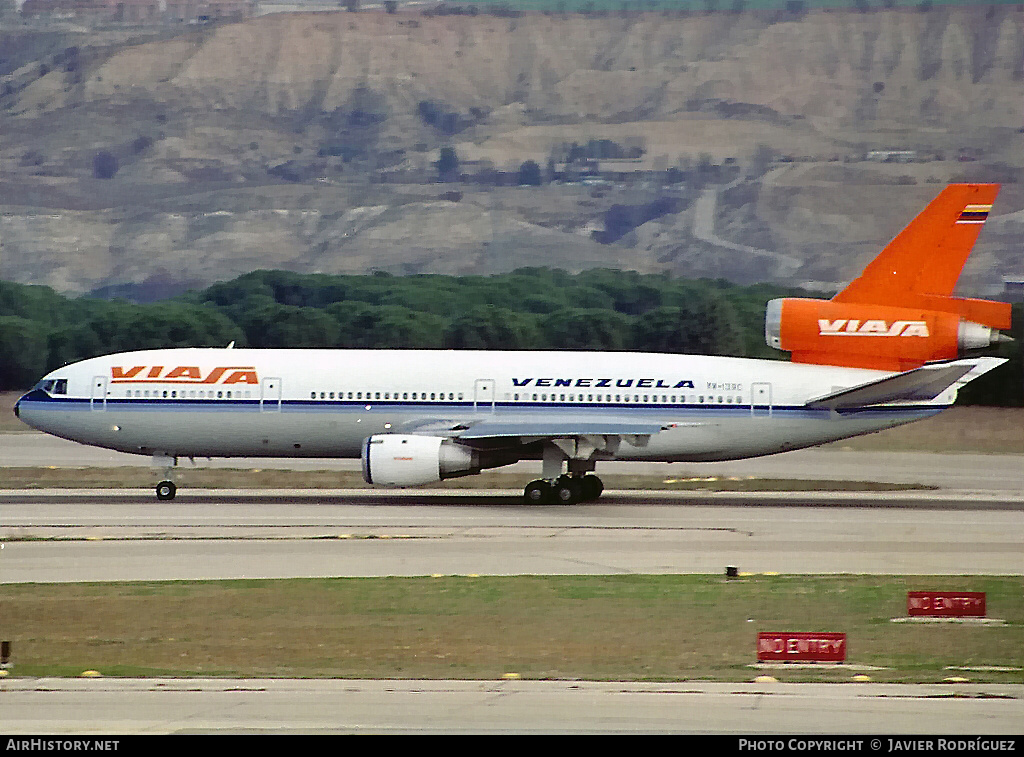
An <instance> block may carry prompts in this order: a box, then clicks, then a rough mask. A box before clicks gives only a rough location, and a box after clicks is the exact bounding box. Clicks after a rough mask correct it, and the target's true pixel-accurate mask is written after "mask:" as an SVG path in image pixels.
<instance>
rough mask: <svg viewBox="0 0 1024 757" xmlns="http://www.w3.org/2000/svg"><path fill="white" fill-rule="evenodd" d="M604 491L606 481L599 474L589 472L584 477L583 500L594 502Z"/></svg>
mask: <svg viewBox="0 0 1024 757" xmlns="http://www.w3.org/2000/svg"><path fill="white" fill-rule="evenodd" d="M603 491H604V483H603V482H602V481H601V479H599V478H598V477H597V476H594V475H592V474H587V475H586V476H584V477H583V501H584V502H593V501H594V500H595V499H597V498H598V497H600V496H601V492H603Z"/></svg>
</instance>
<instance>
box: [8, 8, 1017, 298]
mask: <svg viewBox="0 0 1024 757" xmlns="http://www.w3.org/2000/svg"><path fill="white" fill-rule="evenodd" d="M62 39H63V40H64V45H65V46H64V47H60V46H59V45H57V43H55V42H54V39H53V36H52V34H51V35H50V36H49V37H47V39H46V45H45V46H44V47H40V48H39V49H41V50H45V51H46V52H45V55H44V56H43V57H41V58H39V59H36V60H29V61H28V62H22V64H21V65H20V66H19V67H18V68H16V69H15V70H13V71H11V72H10V73H9V74H7V75H6V76H3V77H2V78H0V134H2V135H3V138H2V140H0V276H2V277H3V278H5V279H9V280H14V281H20V282H26V283H28V282H31V283H46V284H50V285H52V286H54V287H56V288H58V289H60V290H62V291H67V292H85V291H93V290H97V289H103V288H107V289H108V290H110V289H111V288H114V289H117V288H120V291H131V290H132V288H133V287H135V288H136V293H139V292H142V293H143V294H145V293H148V296H159V295H160V294H164V293H170V292H172V291H175V290H180V289H181V288H183V287H185V286H196V285H202V284H206V283H210V282H212V281H216V280H221V279H225V278H230V277H232V276H235V275H237V274H239V273H243V272H245V271H248V270H252V269H253V268H266V267H281V268H289V269H293V270H299V271H323V272H349V273H352V272H364V271H368V270H373V269H382V270H388V271H392V272H396V273H415V272H444V273H490V272H495V271H502V270H509V269H511V268H514V267H517V266H521V265H539V264H544V265H552V266H558V267H563V268H566V269H568V270H581V269H584V268H589V267H595V266H615V267H624V268H633V269H636V270H641V271H645V272H652V271H669V272H672V273H676V274H681V275H691V274H699V275H707V276H724V277H727V278H730V279H732V280H735V281H739V282H747V281H753V280H759V279H776V280H787V281H789V280H792V281H793V282H794V283H807V284H809V285H811V286H820V287H826V288H827V287H828V286H831V285H834V284H835V282H839V281H843V280H845V279H848V278H849V277H850V276H852V275H853V274H854V273H855V272H856V270H857V269H859V267H860V266H861V265H862V263H863V262H864V260H865V258H866V257H867V256H870V253H871V252H872V251H874V250H875V249H877V247H878V246H879V245H880V244H883V243H884V242H885V241H886V240H887V239H888V238H889V237H891V236H892V234H894V233H895V232H896V231H897V230H898V229H899V228H900V227H901V226H902V225H903V224H904V223H906V221H908V220H909V218H910V217H912V216H913V214H914V213H915V212H916V210H917V209H919V208H920V207H921V206H922V205H923V204H924V203H925V202H927V201H928V199H930V198H931V196H933V195H934V194H935V193H937V191H938V189H939V187H940V186H941V184H943V183H946V182H948V181H951V180H963V179H972V180H973V179H980V180H1000V181H1003V182H1004V183H1006V186H1005V188H1004V191H1003V194H1002V195H1001V197H1000V200H999V202H998V204H997V207H996V213H997V216H996V217H994V218H993V221H994V222H993V223H990V228H988V229H986V232H985V235H984V236H983V242H982V244H981V245H979V250H978V255H976V257H975V259H973V260H972V264H971V265H972V267H971V268H970V269H969V270H968V271H967V274H966V275H965V278H964V280H963V282H962V284H963V285H964V287H965V288H966V289H968V290H971V291H977V292H986V293H989V294H991V293H993V292H994V291H996V290H998V288H999V287H1000V285H1001V277H1002V276H1011V275H1013V276H1020V277H1024V256H1021V255H1020V254H1019V241H1018V240H1019V238H1020V232H1021V231H1022V230H1024V229H1022V228H1021V225H1022V223H1024V221H1017V220H1015V218H1016V217H1010V218H1002V219H1000V218H999V216H1006V215H1007V214H1009V213H1013V212H1016V211H1019V210H1021V209H1022V208H1024V192H1021V191H1020V190H1018V189H1017V187H1016V185H1015V184H1014V182H1016V180H1017V179H1018V178H1019V176H1020V174H1021V169H1022V166H1024V149H1022V148H1024V134H1022V133H1021V131H1020V129H1021V126H1022V125H1024V114H1022V109H1024V13H1022V12H1021V11H1019V10H1017V9H1016V7H1012V6H992V7H989V8H975V9H971V8H948V7H936V8H934V9H933V10H932V11H930V12H928V13H920V12H916V11H909V10H894V11H874V12H870V13H856V12H846V11H836V12H811V13H807V14H804V15H802V16H786V15H785V14H780V13H773V14H756V13H742V14H733V13H714V14H686V15H680V14H678V13H668V12H665V13H663V12H647V13H631V14H629V15H628V16H626V17H622V16H621V15H602V16H596V17H595V16H584V15H579V14H569V15H557V14H552V15H543V14H527V15H523V16H521V17H518V18H503V17H497V16H492V15H475V16H468V15H445V16H439V15H433V16H426V15H422V14H420V13H416V12H401V13H397V14H392V15H389V14H385V13H383V12H362V13H344V12H338V13H315V14H314V13H309V14H280V15H275V16H267V17H263V18H258V19H254V20H251V21H247V22H244V23H237V24H224V25H211V26H205V27H193V28H190V29H186V30H184V31H180V32H175V33H173V34H170V33H167V34H163V35H162V36H160V37H158V38H153V39H150V40H149V41H141V42H131V41H128V42H118V41H111V39H110V38H109V37H104V38H101V37H98V36H96V35H93V34H89V33H77V34H76V33H69V32H65V33H64V35H63V37H62ZM55 50H56V52H54V51H55ZM602 140H603V141H604V142H606V143H614V144H616V145H619V146H627V147H630V148H631V149H633V151H634V152H633V154H634V155H635V154H639V155H640V157H637V158H635V159H633V160H632V161H619V162H615V161H607V160H601V161H598V164H599V166H600V169H601V170H606V171H607V170H610V169H614V170H616V171H618V172H619V173H620V174H621V175H620V176H619V178H618V179H617V180H615V181H612V182H610V183H608V184H603V185H601V186H598V187H595V186H588V185H585V184H580V183H574V184H570V185H565V184H547V185H545V186H542V187H515V186H498V187H496V186H493V184H494V181H492V180H489V179H488V177H491V178H493V175H494V172H495V171H499V172H500V171H507V172H509V173H510V174H513V175H512V176H511V179H508V178H506V179H505V180H504V181H505V182H506V183H513V184H514V183H515V176H514V173H515V172H516V171H518V170H519V168H520V166H521V164H522V163H523V162H524V161H527V160H532V161H536V162H537V163H538V164H539V165H540V166H542V167H543V166H548V165H549V160H551V161H554V162H553V163H552V165H554V164H556V163H557V164H559V165H560V164H561V160H562V159H563V158H564V151H565V146H567V145H570V144H572V143H574V142H575V143H577V144H581V145H585V144H587V143H588V142H595V143H596V142H599V141H602ZM445 146H447V147H451V148H453V149H454V151H455V155H457V156H458V159H459V171H458V172H459V173H461V174H463V176H464V179H463V180H461V181H460V180H456V181H453V182H450V183H438V182H437V179H438V172H437V168H436V163H437V161H438V159H439V155H440V149H441V148H442V147H445ZM892 148H901V149H905V150H913V151H915V153H914V155H915V160H916V161H918V162H914V163H909V164H893V163H868V162H865V161H864V157H865V155H866V154H867V152H868V151H869V150H872V149H892ZM560 151H561V152H560ZM101 153H102V154H105V155H106V156H108V157H109V159H110V160H112V161H113V162H112V163H110V162H108V163H106V164H103V163H99V162H97V161H98V160H99V158H98V156H100V154H101ZM779 159H783V160H787V161H788V160H790V159H795V161H796V162H789V163H782V162H778V161H779ZM702 165H703V166H708V165H711V166H720V167H721V168H720V169H719V170H716V171H708V172H705V173H704V174H701V173H700V171H698V170H697V169H698V168H699V167H700V166H702ZM668 168H678V169H679V172H680V173H679V174H678V176H677V179H678V178H680V177H681V179H682V180H681V181H679V180H677V181H675V182H674V183H673V184H671V185H670V186H666V185H665V183H664V182H663V181H660V180H659V179H658V177H661V176H664V175H665V171H666V169H668ZM108 174H109V175H110V177H109V178H105V177H106V176H107V175H108ZM744 177H747V178H748V179H750V181H747V182H743V181H741V179H743V178H744ZM448 178H454V177H448ZM726 185H730V186H732V189H730V190H729V191H727V192H722V193H719V195H718V197H717V198H716V199H717V202H715V203H712V204H711V205H710V208H711V210H710V211H708V212H711V213H713V216H714V217H713V218H712V219H710V222H709V224H708V225H710V226H712V227H713V228H714V229H715V233H716V234H717V235H718V237H724V238H725V239H727V240H729V241H730V243H735V244H736V245H737V246H738V247H742V246H746V247H752V248H757V249H760V250H765V251H766V254H764V255H760V256H755V257H751V256H750V255H746V254H744V253H742V252H739V251H737V250H736V249H730V248H727V247H723V246H721V245H720V244H716V243H714V242H713V241H708V239H710V237H708V236H707V235H703V236H702V235H701V234H698V233H695V228H696V227H697V225H698V224H699V219H698V218H697V217H696V216H697V214H698V210H697V207H698V203H697V198H698V196H699V194H700V192H701V190H702V189H707V188H709V187H711V188H714V187H718V188H723V187H724V186H726ZM616 207H617V208H620V209H621V208H627V209H629V208H631V209H634V210H635V212H634V213H633V216H634V217H635V222H634V223H633V224H632V225H633V228H632V230H631V231H629V233H625V234H622V235H620V236H617V237H615V239H614V241H612V242H611V243H602V242H601V241H598V240H597V239H595V235H594V233H593V232H595V231H597V232H599V234H598V236H600V233H601V232H602V231H603V230H605V229H606V228H607V222H608V213H609V211H612V212H614V210H613V209H614V208H616ZM652 208H655V209H656V210H651V209H652ZM620 215H621V213H620ZM612 236H614V235H611V234H606V235H605V237H607V238H606V240H605V241H607V240H608V239H611V237H612ZM782 256H786V257H782ZM789 258H791V259H789ZM793 261H795V262H793ZM140 285H144V286H143V288H142V290H138V289H137V288H138V287H139V286H140ZM125 287H127V289H125Z"/></svg>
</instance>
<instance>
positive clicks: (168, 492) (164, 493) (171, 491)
mask: <svg viewBox="0 0 1024 757" xmlns="http://www.w3.org/2000/svg"><path fill="white" fill-rule="evenodd" d="M177 491H178V487H177V486H175V485H174V482H173V481H161V482H160V483H159V484H157V485H156V498H157V499H174V495H175V494H176V493H177Z"/></svg>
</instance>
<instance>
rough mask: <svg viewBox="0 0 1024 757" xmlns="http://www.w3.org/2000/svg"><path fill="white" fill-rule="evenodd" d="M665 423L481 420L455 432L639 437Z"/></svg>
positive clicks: (477, 435) (480, 435) (483, 436)
mask: <svg viewBox="0 0 1024 757" xmlns="http://www.w3.org/2000/svg"><path fill="white" fill-rule="evenodd" d="M665 427H666V426H665V424H662V423H650V422H642V421H641V422H637V421H620V420H613V419H609V420H607V421H573V420H529V419H524V420H484V421H480V422H479V423H473V424H467V428H466V429H465V430H459V431H458V432H457V433H456V434H455V435H456V436H457V437H458V438H459V439H465V440H467V441H468V440H471V439H491V438H496V437H510V436H518V437H531V438H544V439H550V438H555V437H573V436H630V435H635V436H641V435H650V434H656V433H658V432H659V431H662V430H664V429H665Z"/></svg>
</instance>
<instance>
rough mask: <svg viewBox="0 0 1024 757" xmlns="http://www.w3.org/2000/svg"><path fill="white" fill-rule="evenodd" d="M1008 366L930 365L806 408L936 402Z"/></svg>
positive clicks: (979, 362)
mask: <svg viewBox="0 0 1024 757" xmlns="http://www.w3.org/2000/svg"><path fill="white" fill-rule="evenodd" d="M1005 362H1006V360H1005V359H1003V358H995V357H981V358H972V359H966V360H950V361H946V362H939V363H929V364H928V365H924V366H922V367H920V368H915V369H913V370H910V371H905V372H903V373H897V374H896V375H894V376H888V377H887V378H883V379H879V380H877V381H869V382H868V383H866V384H861V385H860V386H855V387H852V388H850V389H843V390H842V391H838V392H833V393H832V394H826V395H824V396H822V397H818V398H816V399H813V400H810V401H809V402H808V403H807V404H806V405H805V406H806V407H809V408H827V409H829V410H848V409H850V408H857V407H867V406H870V405H883V404H886V403H891V402H901V401H903V402H908V401H909V402H923V401H927V400H933V399H935V398H936V397H938V396H939V395H940V394H942V393H943V392H944V391H946V390H947V389H949V388H950V387H951V386H953V385H954V384H958V385H961V386H962V385H963V384H966V383H967V382H969V381H973V380H974V379H976V378H978V376H981V375H982V374H984V373H988V372H989V371H990V370H992V369H993V368H998V367H999V366H1000V365H1002V364H1003V363H1005Z"/></svg>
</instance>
